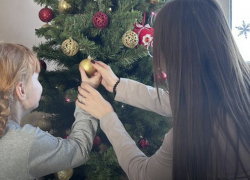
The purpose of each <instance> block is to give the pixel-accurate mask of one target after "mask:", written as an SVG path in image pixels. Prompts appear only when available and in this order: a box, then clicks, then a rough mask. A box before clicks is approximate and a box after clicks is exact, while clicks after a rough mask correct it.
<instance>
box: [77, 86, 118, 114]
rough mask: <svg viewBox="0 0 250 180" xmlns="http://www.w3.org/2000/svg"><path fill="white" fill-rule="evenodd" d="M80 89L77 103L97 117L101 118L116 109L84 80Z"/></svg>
mask: <svg viewBox="0 0 250 180" xmlns="http://www.w3.org/2000/svg"><path fill="white" fill-rule="evenodd" d="M78 91H79V94H78V97H77V98H78V100H77V101H76V104H77V105H78V106H79V107H80V108H82V109H83V110H85V111H86V112H88V113H89V114H91V115H92V116H94V117H95V118H97V119H101V117H103V116H104V115H105V114H107V113H109V112H112V111H114V110H113V108H112V106H111V105H110V103H109V102H108V101H106V100H105V99H104V98H103V97H102V95H101V94H100V93H99V92H98V91H97V90H95V89H94V88H92V87H91V86H90V85H89V84H88V83H85V82H82V84H81V86H79V87H78Z"/></svg>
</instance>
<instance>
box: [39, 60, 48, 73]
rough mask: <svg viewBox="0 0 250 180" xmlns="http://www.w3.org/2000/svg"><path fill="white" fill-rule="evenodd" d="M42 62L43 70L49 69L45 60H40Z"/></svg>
mask: <svg viewBox="0 0 250 180" xmlns="http://www.w3.org/2000/svg"><path fill="white" fill-rule="evenodd" d="M39 62H40V67H41V70H45V71H46V69H47V64H46V63H45V62H44V61H43V60H39Z"/></svg>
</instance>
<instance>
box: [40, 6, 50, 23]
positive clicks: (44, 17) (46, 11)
mask: <svg viewBox="0 0 250 180" xmlns="http://www.w3.org/2000/svg"><path fill="white" fill-rule="evenodd" d="M39 18H40V20H41V21H43V22H50V21H51V19H52V18H53V11H52V10H51V9H50V8H47V7H45V8H43V9H41V10H40V11H39Z"/></svg>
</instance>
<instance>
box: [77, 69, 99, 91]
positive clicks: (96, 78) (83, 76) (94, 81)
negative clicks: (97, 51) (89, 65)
mask: <svg viewBox="0 0 250 180" xmlns="http://www.w3.org/2000/svg"><path fill="white" fill-rule="evenodd" d="M79 71H80V73H81V79H82V82H85V83H88V84H89V85H90V86H92V87H93V88H95V89H96V88H97V87H98V86H99V84H100V83H101V80H102V78H101V74H100V73H99V72H95V73H94V74H93V75H92V76H91V77H90V78H89V77H88V76H87V75H86V73H85V70H84V69H83V68H82V67H79Z"/></svg>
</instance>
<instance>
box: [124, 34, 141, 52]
mask: <svg viewBox="0 0 250 180" xmlns="http://www.w3.org/2000/svg"><path fill="white" fill-rule="evenodd" d="M122 42H123V44H124V46H126V47H128V48H134V47H135V46H136V45H137V44H138V42H139V38H138V36H137V34H136V33H135V32H133V31H127V32H126V33H125V34H123V36H122Z"/></svg>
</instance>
